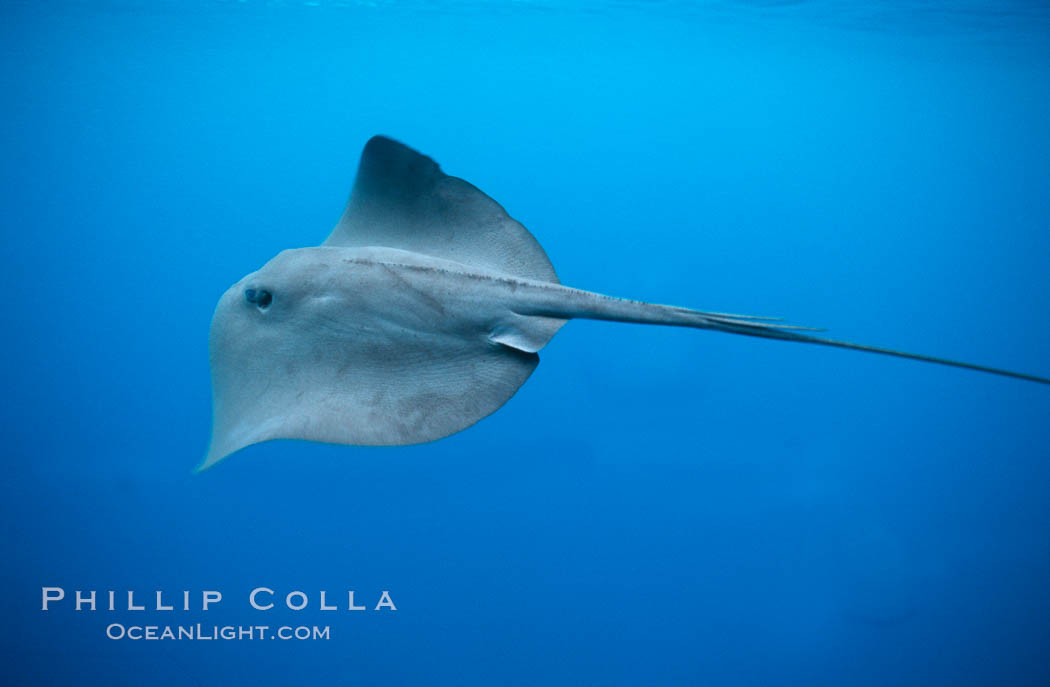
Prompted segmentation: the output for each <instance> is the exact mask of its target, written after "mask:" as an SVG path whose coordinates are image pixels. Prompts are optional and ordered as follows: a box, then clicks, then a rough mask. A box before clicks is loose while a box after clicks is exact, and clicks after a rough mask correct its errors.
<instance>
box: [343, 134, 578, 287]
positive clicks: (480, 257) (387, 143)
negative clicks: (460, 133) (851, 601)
mask: <svg viewBox="0 0 1050 687" xmlns="http://www.w3.org/2000/svg"><path fill="white" fill-rule="evenodd" d="M324 245H326V246H339V247H363V246H385V247H387V248H398V249H401V250H407V251H412V252H415V253H421V254H423V255H431V256H434V257H438V258H444V259H446V260H453V261H455V262H458V263H461V264H464V265H471V266H475V267H481V268H486V269H489V270H495V271H497V272H503V273H505V274H511V275H514V276H517V277H526V278H528V279H535V280H538V281H545V282H555V283H556V282H557V281H558V277H557V275H556V274H555V272H554V267H553V266H552V265H551V262H550V260H549V259H548V258H547V254H546V253H545V252H544V251H543V248H542V247H541V246H540V244H539V243H538V242H537V241H536V239H535V238H534V237H533V236H532V234H530V233H529V231H528V230H527V229H526V228H525V227H523V226H522V225H521V224H520V223H518V222H517V221H515V220H514V219H513V218H512V217H510V215H508V214H507V212H506V210H504V209H503V207H502V206H500V204H499V203H497V202H496V201H495V200H493V199H492V198H490V197H489V196H487V195H485V194H484V193H482V192H481V191H480V190H478V189H477V188H476V187H475V186H473V185H472V184H470V183H469V182H466V181H464V180H463V179H459V178H457V177H453V176H449V175H448V174H445V173H444V172H442V171H441V168H440V167H439V166H438V164H437V163H436V162H434V161H433V160H432V159H430V158H429V157H427V156H426V155H422V154H420V153H418V152H416V151H415V150H412V149H411V148H409V147H408V146H406V145H404V144H401V143H398V142H397V141H394V140H392V139H389V138H386V137H385V136H375V137H373V138H372V139H370V140H369V141H368V143H366V144H365V148H364V150H363V151H362V152H361V162H360V164H359V165H358V168H357V179H356V180H355V181H354V188H353V190H352V191H351V193H350V200H349V202H348V203H347V204H346V209H345V210H344V211H343V216H342V218H340V220H339V223H338V224H337V225H336V227H335V229H333V230H332V233H331V234H330V235H329V236H328V238H327V239H326V240H325V242H324Z"/></svg>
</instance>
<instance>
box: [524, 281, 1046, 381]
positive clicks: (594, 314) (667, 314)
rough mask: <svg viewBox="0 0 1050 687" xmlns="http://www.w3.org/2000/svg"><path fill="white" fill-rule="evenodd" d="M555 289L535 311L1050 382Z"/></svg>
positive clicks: (766, 324) (771, 325) (768, 322)
mask: <svg viewBox="0 0 1050 687" xmlns="http://www.w3.org/2000/svg"><path fill="white" fill-rule="evenodd" d="M560 288H561V289H562V294H563V295H562V298H561V302H562V303H563V304H564V305H562V306H561V307H551V306H552V303H551V304H547V307H541V308H538V309H537V310H538V312H539V313H542V314H548V315H553V314H560V315H561V316H563V317H582V318H588V319H598V320H613V321H617V322H637V323H640V324H663V325H669V326H673V327H695V328H697V329H714V330H716V331H720V332H729V333H731V334H743V335H745V336H757V337H761V338H764V339H779V340H781V341H798V342H800V343H811V344H819V345H821V346H831V347H834V348H846V349H849V350H853V351H864V352H866V353H878V354H880V355H890V356H894V357H896V358H908V359H909V360H919V361H922V362H926V363H936V364H938V365H948V366H950V367H959V368H963V369H966V370H976V371H977V372H987V373H989V374H994V375H1001V376H1003V377H1013V378H1014V379H1024V380H1026V381H1029V382H1038V383H1040V384H1050V379H1048V378H1046V377H1039V376H1037V375H1030V374H1025V373H1022V372H1014V371H1012V370H1003V369H1000V368H997V367H988V366H986V365H975V364H973V363H965V362H960V361H957V360H948V359H947V358H938V357H936V356H930V355H921V354H919V353H908V352H906V351H898V350H894V349H892V348H882V347H879V346H866V345H864V344H856V343H851V342H849V341H838V340H836V339H826V338H823V337H819V336H813V335H811V334H807V333H804V332H807V331H822V330H819V329H815V328H813V327H799V326H797V325H790V324H783V323H781V322H779V321H775V320H773V319H771V318H767V317H757V316H749V315H728V314H725V313H715V312H706V311H703V310H691V309H689V308H677V307H673V306H668V305H657V304H654V303H642V302H639V301H630V300H625V299H622V298H612V297H610V296H605V295H602V294H596V293H591V292H589V291H580V290H577V289H569V288H567V287H560Z"/></svg>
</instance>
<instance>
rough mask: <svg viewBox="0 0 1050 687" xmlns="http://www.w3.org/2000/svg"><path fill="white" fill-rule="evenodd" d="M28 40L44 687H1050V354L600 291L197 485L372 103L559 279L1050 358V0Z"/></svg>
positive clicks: (28, 648) (7, 537)
mask: <svg viewBox="0 0 1050 687" xmlns="http://www.w3.org/2000/svg"><path fill="white" fill-rule="evenodd" d="M0 51H2V54H3V59H2V61H0V92H2V93H3V101H4V104H3V107H2V108H0V142H2V150H3V156H2V158H0V174H2V186H0V217H2V218H3V227H4V249H3V251H0V275H2V276H0V279H2V282H3V283H4V285H5V288H4V294H5V299H4V310H5V313H4V318H3V319H4V322H5V323H6V326H5V332H6V336H5V337H4V343H3V355H2V356H0V369H2V370H3V379H4V387H5V390H6V393H5V394H4V397H3V401H2V402H3V413H2V417H3V419H2V423H3V440H4V441H3V446H4V452H3V453H4V457H5V466H4V468H5V469H4V478H3V481H2V484H3V493H2V498H0V512H2V514H3V523H4V532H5V534H4V535H3V538H2V543H3V549H2V550H3V560H4V561H5V564H4V565H3V566H2V567H0V583H2V590H3V593H2V594H0V602H2V609H3V616H2V618H3V622H2V623H0V652H2V655H3V659H2V670H3V682H4V683H5V684H34V685H35V684H56V685H67V684H107V685H114V684H120V685H125V684H126V685H140V684H157V685H214V684H240V683H251V684H348V685H349V684H352V685H415V684H420V685H423V684H425V685H446V684H448V685H467V684H485V685H492V684H497V685H537V684H571V685H694V684H695V685H701V684H702V685H769V684H798V685H886V684H897V685H912V684H914V685H929V684H981V685H984V684H1010V685H1028V684H1030V685H1042V684H1047V680H1048V679H1050V674H1048V673H1050V665H1048V662H1047V657H1048V655H1050V633H1048V617H1050V592H1048V589H1047V582H1048V580H1050V505H1048V500H1047V492H1048V489H1050V461H1048V460H1047V458H1048V457H1050V451H1048V446H1050V390H1048V389H1047V388H1046V387H1043V386H1040V385H1037V384H1031V383H1026V382H1021V381H1016V380H1009V379H1002V378H996V377H992V376H989V375H981V374H977V373H972V372H966V371H962V370H955V369H949V368H942V367H938V366H933V365H923V364H920V363H915V362H910V361H903V360H895V359H889V358H883V357H880V356H873V355H864V354H860V353H854V352H847V351H839V350H830V349H824V348H820V347H812V346H803V345H797V344H791V343H783V342H774V341H764V340H754V339H750V338H747V337H737V336H731V335H726V334H717V333H708V332H698V331H693V330H679V329H672V328H660V327H643V326H634V325H626V324H611V323H605V322H588V321H577V322H572V323H570V324H569V325H567V326H566V327H565V328H564V329H563V330H562V331H561V332H560V333H559V334H558V335H557V337H556V338H555V339H554V341H553V342H552V343H551V344H550V345H549V346H548V347H547V348H546V349H545V350H544V351H543V352H542V353H541V358H542V363H541V365H540V366H539V368H538V370H537V371H536V373H535V374H534V375H533V377H532V378H531V379H530V380H529V382H528V383H526V384H525V386H524V387H523V388H522V389H521V390H520V391H519V392H518V394H517V395H516V396H515V397H514V398H513V399H512V400H511V401H510V402H509V403H508V404H507V405H506V406H505V407H504V408H503V409H501V410H500V411H499V412H497V413H496V414H494V415H493V416H491V417H489V418H487V419H485V420H483V421H482V422H481V423H479V424H478V425H476V426H475V427H473V428H471V429H468V430H466V431H464V432H462V433H460V434H457V435H455V436H453V437H450V438H448V439H444V440H442V441H438V442H435V443H431V444H426V445H421V446H412V447H405V448H359V447H346V446H333V445H323V444H313V443H305V442H292V441H277V442H270V443H265V444H261V445H257V446H254V447H251V448H248V449H246V450H244V451H242V452H240V453H238V454H236V455H234V456H232V457H230V458H228V459H227V460H225V461H224V462H222V463H221V464H219V465H218V466H216V467H215V468H213V469H211V470H208V471H206V472H204V473H202V474H193V473H192V469H193V467H194V466H195V465H197V464H198V463H199V462H200V460H201V458H202V456H203V453H204V450H205V448H206V444H207V440H208V435H209V427H210V421H211V396H210V393H211V392H210V382H209V370H208V351H207V333H208V327H209V322H210V319H211V315H212V310H213V308H214V306H215V303H216V301H217V299H218V297H219V296H220V295H221V294H222V293H223V291H224V290H225V289H226V288H227V287H228V286H229V285H230V284H232V283H234V282H235V281H237V280H238V279H240V278H241V277H242V276H243V275H244V274H247V273H249V272H251V271H253V270H255V269H257V268H258V267H259V266H261V265H262V264H263V263H265V262H266V261H267V260H269V259H270V258H271V257H272V256H273V255H275V254H276V253H277V252H279V251H280V250H282V249H284V248H289V247H299V246H307V245H315V244H318V243H320V242H321V241H322V240H323V239H324V238H325V236H326V235H327V234H328V232H329V230H330V229H331V227H332V225H333V224H334V223H335V221H336V220H337V218H338V217H339V214H340V212H341V211H342V206H343V203H344V202H345V199H346V197H347V194H348V191H349V188H350V185H351V183H352V180H353V176H354V171H355V169H356V165H357V159H358V154H359V152H360V149H361V147H362V146H363V144H364V142H365V141H366V140H367V139H368V138H369V137H370V136H372V135H373V134H377V133H383V134H387V135H389V136H392V137H395V138H397V139H399V140H402V141H404V142H405V143H407V144H409V145H411V146H413V147H415V148H417V149H419V150H420V151H422V152H424V153H426V154H428V155H430V156H432V157H434V158H435V159H436V160H438V161H439V162H440V163H441V164H442V165H443V168H444V169H445V171H447V172H449V173H450V174H454V175H456V176H460V177H463V178H465V179H467V180H469V181H471V182H473V183H474V184H476V185H477V186H479V187H480V188H481V189H483V190H484V191H485V192H486V193H488V194H489V195H491V196H492V197H494V198H495V199H497V200H498V201H500V202H501V203H502V204H503V205H504V206H505V207H506V208H507V210H508V211H509V212H510V214H511V215H513V216H514V217H515V218H517V219H518V220H520V221H521V222H522V223H523V224H525V226H527V227H529V229H530V230H531V231H532V232H533V234H534V235H535V236H536V237H537V239H538V240H539V241H540V242H541V244H542V245H543V246H544V247H545V249H546V250H547V253H548V255H549V256H550V257H551V259H552V261H553V263H554V265H555V267H556V268H557V270H558V273H559V276H560V277H561V279H562V281H563V282H564V283H566V284H569V285H572V286H577V287H580V288H586V289H590V290H596V291H601V292H604V293H609V294H611V295H617V296H623V297H629V298H634V299H643V300H649V301H654V302H662V303H672V304H675V305H682V306H689V307H697V308H702V309H707V310H718V311H728V312H742V313H752V314H760V315H780V316H786V317H789V318H791V319H792V320H793V321H795V322H798V323H802V324H809V325H816V326H822V327H827V328H828V329H829V334H831V335H833V336H834V337H836V338H843V339H847V340H853V341H858V342H861V343H869V344H874V345H883V346H891V347H897V348H901V349H904V350H908V351H915V352H919V353H927V354H932V355H940V356H945V357H949V358H954V359H960V360H966V361H972V362H977V363H982V364H986V365H994V366H998V367H1004V368H1009V369H1016V370H1020V371H1024V372H1029V373H1032V374H1040V375H1043V376H1047V375H1050V358H1048V355H1047V352H1048V351H1050V325H1048V323H1047V313H1048V312H1050V279H1048V267H1050V127H1048V126H1047V122H1050V88H1047V85H1048V84H1050V10H1048V9H1047V7H1046V6H1045V4H1043V3H1037V2H1022V1H1019V0H1017V1H1014V2H1005V3H1004V2H987V0H970V1H969V2H966V3H941V2H918V1H916V0H912V1H911V2H907V1H903V0H901V1H894V2H864V3H835V2H759V1H751V2H731V1H729V0H725V1H722V2H713V3H695V2H679V1H667V2H626V1H624V2H598V1H597V0H595V1H593V2H576V3H565V4H563V3H555V2H502V3H470V2H451V1H435V2H412V3H392V2H367V3H357V2H333V1H329V0H317V1H316V2H293V1H287V2H261V1H259V2H256V1H252V0H249V1H247V2H229V1H227V2H221V1H218V0H194V1H192V2H173V1H171V2H146V1H144V0H107V1H105V2H68V1H67V2H50V3H39V2H21V1H18V0H14V1H13V0H8V1H7V2H5V3H4V4H3V7H2V9H0ZM44 587H59V588H62V589H63V590H64V591H65V594H66V599H65V600H63V601H62V602H58V603H55V604H53V605H52V606H51V609H50V610H48V611H46V612H45V611H43V610H42V608H41V607H42V602H41V598H42V588H44ZM257 587H266V588H268V589H272V590H273V591H274V595H273V598H274V600H275V601H276V602H277V606H276V608H275V609H272V610H268V611H257V610H254V609H253V608H252V607H251V606H250V605H249V604H248V594H249V592H250V591H251V590H252V589H254V588H257ZM75 590H81V591H83V592H84V593H87V591H88V590H97V592H98V605H99V610H96V611H94V612H92V611H89V610H86V609H85V610H81V611H76V610H74V604H73V596H74V593H75ZM108 590H115V591H116V598H117V606H118V609H117V610H115V611H107V610H103V609H102V607H103V605H104V603H105V601H104V599H105V595H106V593H107V591H108ZM157 590H162V592H163V593H164V595H165V597H164V598H165V603H167V602H169V601H170V600H172V599H174V600H175V603H176V604H179V603H180V601H181V598H182V593H183V591H184V590H185V591H189V592H190V593H191V598H192V604H193V606H192V609H191V610H190V611H182V610H174V611H161V610H156V608H155V607H154V606H153V603H154V599H153V595H154V594H155V592H156V591H157ZM205 590H217V591H219V592H221V593H222V595H223V600H222V601H221V603H219V604H217V605H215V606H213V607H212V608H211V609H209V610H208V611H201V610H199V606H200V600H201V593H202V591H205ZM297 590H299V591H302V592H304V593H305V594H306V595H307V596H308V597H309V601H310V603H309V606H308V607H307V608H306V609H305V610H302V611H298V612H295V611H291V610H288V609H287V608H283V603H284V598H285V595H286V594H288V593H290V592H293V591H297ZM322 590H326V591H327V594H328V598H329V599H330V600H331V599H333V598H335V599H338V600H339V607H340V609H341V610H338V611H324V610H321V609H320V607H319V594H320V591H322ZM349 590H354V591H355V594H356V599H357V601H358V603H361V604H364V605H367V607H368V608H369V609H372V608H373V607H374V606H375V605H376V604H377V602H378V601H379V600H380V594H381V592H382V591H383V590H387V591H388V592H389V594H390V597H391V599H392V601H393V602H394V603H395V604H396V608H397V610H396V611H391V610H388V609H386V610H382V609H381V610H368V611H363V612H358V611H347V610H344V609H345V606H346V602H345V600H346V596H347V592H348V591H349ZM128 591H133V592H134V593H135V594H136V603H138V602H145V605H146V606H147V610H144V611H129V610H127V607H126V605H122V604H124V596H125V595H126V594H127V592H128ZM115 623H119V624H121V625H124V626H135V625H138V626H145V625H158V626H164V625H180V624H181V625H191V624H197V623H201V624H203V625H204V626H206V627H211V626H226V625H231V626H242V625H259V624H266V625H269V626H271V627H273V628H276V627H277V626H280V625H284V624H287V625H288V626H291V627H298V626H309V627H313V626H328V627H329V630H330V637H329V638H328V639H327V640H323V639H322V640H307V641H270V640H269V639H267V640H263V641H259V640H246V639H245V640H233V641H221V640H211V641H203V640H193V641H191V640H181V641H167V640H165V641H149V640H131V639H127V638H124V639H109V638H108V637H107V628H108V627H109V626H111V625H113V624H115Z"/></svg>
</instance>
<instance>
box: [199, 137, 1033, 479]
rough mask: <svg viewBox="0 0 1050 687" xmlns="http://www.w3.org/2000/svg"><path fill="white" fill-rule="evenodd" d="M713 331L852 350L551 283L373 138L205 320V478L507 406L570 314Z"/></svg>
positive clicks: (461, 191) (432, 432)
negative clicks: (310, 214)
mask: <svg viewBox="0 0 1050 687" xmlns="http://www.w3.org/2000/svg"><path fill="white" fill-rule="evenodd" d="M573 318H590V319H604V320H615V321H621V322H637V323H645V324H663V325H673V326H685V327H695V328H699V329H715V330H720V331H727V332H732V333H737V334H747V335H751V336H761V337H765V338H775V339H784V340H791V341H800V342H807V343H818V344H823V345H829V346H837V347H842V348H852V349H858V350H864V351H869V352H875V353H883V354H888V355H895V356H900V357H906V358H913V359H918V360H924V361H928V362H936V363H941V364H946V365H953V366H957V367H966V368H970V369H975V370H979V371H983V372H991V373H994V374H1000V375H1007V376H1013V377H1019V378H1022V379H1028V380H1031V381H1037V382H1042V383H1050V380H1046V379H1043V378H1041V377H1033V376H1030V375H1023V374H1019V373H1015V372H1009V371H1005V370H998V369H993V368H987V367H983V366H978V365H971V364H969V363H958V362H954V361H948V360H944V359H941V358H933V357H928V356H921V355H915V354H910V353H903V352H900V351H893V350H888V349H881V348H875V347H870V346H861V345H858V344H852V343H848V342H841V341H834V340H829V339H824V338H819V337H816V336H813V335H811V334H808V333H805V330H806V329H807V328H804V327H794V326H789V325H784V324H782V323H780V322H779V321H775V320H771V319H769V318H762V317H754V316H745V315H729V314H725V313H714V312H705V311H699V310H690V309H686V308H676V307H670V306H664V305H655V304H651V303H641V302H637V301H629V300H623V299H619V298H611V297H609V296H604V295H601V294H597V293H592V292H588V291H581V290H579V289H573V288H569V287H567V286H563V285H561V284H560V283H559V281H558V278H557V275H556V274H555V272H554V268H553V267H552V266H551V263H550V261H549V260H548V259H547V256H546V254H545V253H544V251H543V249H542V248H541V247H540V245H539V243H537V242H536V240H535V239H534V238H533V237H532V235H531V234H529V232H528V231H527V230H526V229H525V228H524V227H523V226H522V225H521V224H519V223H518V222H516V221H514V220H513V219H511V218H510V217H509V216H508V215H507V213H506V212H505V211H504V210H503V208H502V207H500V206H499V204H497V203H496V202H495V201H493V200H492V199H491V198H489V197H488V196H486V195H485V194H484V193H482V192H481V191H479V190H478V189H477V188H475V187H474V186H472V185H471V184H469V183H467V182H465V181H463V180H462V179H457V178H455V177H451V176H448V175H446V174H444V173H443V172H442V171H441V170H440V168H439V167H438V165H437V164H436V163H435V162H434V161H433V160H431V159H430V158H428V157H426V156H424V155H421V154H419V153H417V152H416V151H414V150H412V149H410V148H408V147H406V146H404V145H402V144H400V143H397V142H396V141H393V140H390V139H388V138H384V137H381V136H377V137H375V138H373V139H371V140H370V141H369V142H368V143H367V145H366V146H365V149H364V152H363V153H362V155H361V162H360V166H359V169H358V174H357V180H356V182H355V184H354V188H353V191H352V193H351V197H350V201H349V203H348V204H347V208H346V211H345V212H344V213H343V216H342V218H341V219H340V221H339V223H338V224H337V226H336V227H335V229H334V230H333V232H332V234H331V235H330V236H329V237H328V239H327V240H326V241H325V243H324V244H323V245H321V246H317V247H309V248H298V249H294V250H286V251H284V252H282V253H280V254H279V255H278V256H277V257H275V258H274V259H273V260H271V261H270V262H269V263H267V264H266V265H265V266H263V268H262V269H260V270H259V271H257V272H255V273H253V274H249V275H248V276H246V277H244V279H242V280H241V281H239V282H237V283H236V284H234V285H233V286H232V287H231V288H230V289H229V290H228V291H227V292H226V293H225V294H224V295H223V296H222V298H221V299H220V301H219V304H218V306H217V307H216V310H215V315H214V318H213V320H212V326H211V337H210V357H211V368H212V388H213V402H214V418H213V425H212V440H211V445H210V447H209V450H208V453H207V456H206V458H205V461H204V463H203V464H202V465H201V469H203V468H207V467H209V466H211V465H213V464H215V463H216V462H218V461H219V460H221V459H222V458H224V457H225V456H227V455H229V454H230V453H233V452H234V451H237V450H239V449H241V448H244V447H245V446H249V445H251V444H255V443H258V442H261V441H266V440H269V439H280V438H285V439H307V440H312V441H323V442H331V443H339V444H358V445H400V444H414V443H421V442H426V441H432V440H435V439H440V438H442V437H445V436H448V435H450V434H453V433H455V432H458V431H459V430H462V429H464V428H466V427H469V426H471V425H473V424H474V423H475V422H477V421H478V420H480V419H482V418H484V417H485V416H487V415H489V414H491V413H492V412H494V411H495V410H497V409H498V408H499V407H500V406H502V405H503V404H504V403H505V402H506V401H507V400H508V399H509V398H510V397H511V396H512V395H513V394H514V392H515V391H517V389H518V388H519V387H520V386H521V385H522V384H523V383H524V382H525V380H526V379H528V377H529V375H530V374H531V373H532V371H533V370H534V369H535V368H536V365H537V364H538V363H539V357H538V355H537V353H536V352H537V351H538V350H539V349H541V348H543V346H545V345H546V344H547V342H548V341H550V339H551V337H553V336H554V334H555V333H556V332H557V331H558V329H559V328H560V327H561V326H562V325H563V324H565V322H566V321H568V320H570V319H573Z"/></svg>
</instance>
